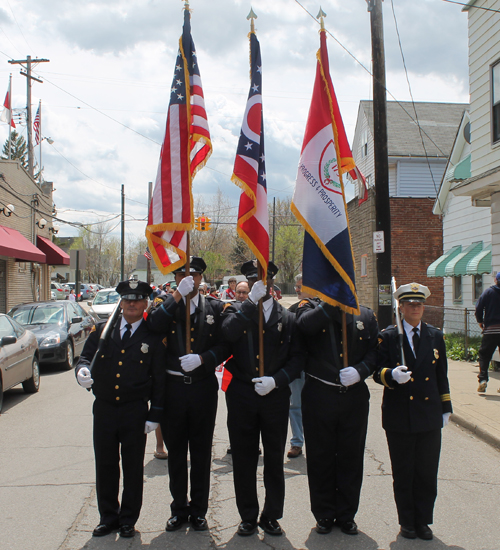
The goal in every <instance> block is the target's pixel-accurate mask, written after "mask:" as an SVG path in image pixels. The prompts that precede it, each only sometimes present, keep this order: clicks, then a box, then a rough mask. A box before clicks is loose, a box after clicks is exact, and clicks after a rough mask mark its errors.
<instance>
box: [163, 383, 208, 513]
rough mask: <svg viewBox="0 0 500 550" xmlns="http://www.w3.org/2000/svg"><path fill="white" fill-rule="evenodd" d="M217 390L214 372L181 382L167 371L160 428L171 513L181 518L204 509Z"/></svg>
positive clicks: (205, 510) (206, 507)
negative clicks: (165, 451)
mask: <svg viewBox="0 0 500 550" xmlns="http://www.w3.org/2000/svg"><path fill="white" fill-rule="evenodd" d="M218 390H219V384H218V382H217V378H216V376H215V373H214V374H212V375H210V376H208V377H207V378H204V379H203V380H199V381H197V382H193V383H192V384H184V382H183V381H182V377H180V376H179V377H176V376H172V375H170V376H169V375H167V382H166V389H165V404H164V408H163V411H164V414H163V420H162V422H161V431H162V434H163V439H164V440H165V445H166V447H167V450H168V474H169V478H170V493H171V495H172V499H173V500H172V503H171V505H170V509H171V511H172V515H173V516H179V517H181V518H184V519H185V518H187V517H188V516H189V515H192V516H195V517H205V515H206V513H207V509H208V497H209V493H210V466H211V464H212V438H213V435H214V426H215V415H216V413H217V392H218ZM188 450H189V458H190V465H191V472H190V476H189V477H190V482H191V492H190V496H191V500H190V501H189V500H188Z"/></svg>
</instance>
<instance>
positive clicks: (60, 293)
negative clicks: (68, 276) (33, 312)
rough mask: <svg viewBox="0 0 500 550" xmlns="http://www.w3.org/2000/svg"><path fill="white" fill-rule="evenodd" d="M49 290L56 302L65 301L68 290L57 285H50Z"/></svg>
mask: <svg viewBox="0 0 500 550" xmlns="http://www.w3.org/2000/svg"><path fill="white" fill-rule="evenodd" d="M50 290H53V291H54V292H55V294H56V300H66V297H67V296H69V288H64V287H63V286H62V285H60V284H59V283H50Z"/></svg>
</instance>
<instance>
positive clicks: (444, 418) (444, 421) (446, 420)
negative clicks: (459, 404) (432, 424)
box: [443, 413, 451, 428]
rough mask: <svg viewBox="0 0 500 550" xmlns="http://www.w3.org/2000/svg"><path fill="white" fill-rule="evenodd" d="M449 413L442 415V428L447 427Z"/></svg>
mask: <svg viewBox="0 0 500 550" xmlns="http://www.w3.org/2000/svg"><path fill="white" fill-rule="evenodd" d="M450 416H451V413H443V428H444V427H445V426H448V422H449V421H450Z"/></svg>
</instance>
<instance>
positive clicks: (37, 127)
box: [33, 105, 40, 145]
mask: <svg viewBox="0 0 500 550" xmlns="http://www.w3.org/2000/svg"><path fill="white" fill-rule="evenodd" d="M33 132H34V133H35V145H38V144H39V143H40V105H38V109H37V111H36V115H35V121H34V122H33Z"/></svg>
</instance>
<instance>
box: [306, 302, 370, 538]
mask: <svg viewBox="0 0 500 550" xmlns="http://www.w3.org/2000/svg"><path fill="white" fill-rule="evenodd" d="M346 321H347V336H344V335H343V334H342V312H341V311H340V309H339V308H338V307H334V306H331V305H329V304H326V303H325V302H322V301H320V300H319V299H316V298H315V299H310V300H303V301H302V302H301V303H300V304H299V308H298V310H297V325H298V327H299V329H300V331H301V332H302V333H303V334H304V335H305V336H306V342H307V349H308V351H309V357H308V360H307V367H306V381H305V384H304V389H303V390H302V422H303V426H304V437H305V442H306V448H307V477H308V481H309V493H310V498H311V511H312V513H313V514H314V517H315V518H316V521H317V524H316V531H317V532H318V533H320V534H326V533H329V532H330V531H331V530H332V527H333V525H334V522H335V521H336V524H337V525H338V526H339V527H340V528H341V530H342V531H343V532H344V533H346V534H348V535H356V534H357V533H358V529H357V525H356V523H355V521H354V516H355V515H356V512H357V511H358V505H359V495H360V492H361V483H362V479H363V457H364V450H365V440H366V430H367V425H368V410H369V399H370V392H369V391H368V387H367V386H366V384H365V379H366V378H367V377H368V376H370V375H371V374H372V373H373V371H374V370H375V368H376V358H377V352H376V347H377V335H378V326H377V320H376V319H375V315H374V314H373V312H372V311H371V310H370V309H368V308H365V307H361V308H360V315H351V314H347V319H346ZM344 337H346V338H347V349H348V354H347V357H348V364H349V365H352V366H349V367H345V368H343V357H342V356H343V353H342V339H343V338H344Z"/></svg>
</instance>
